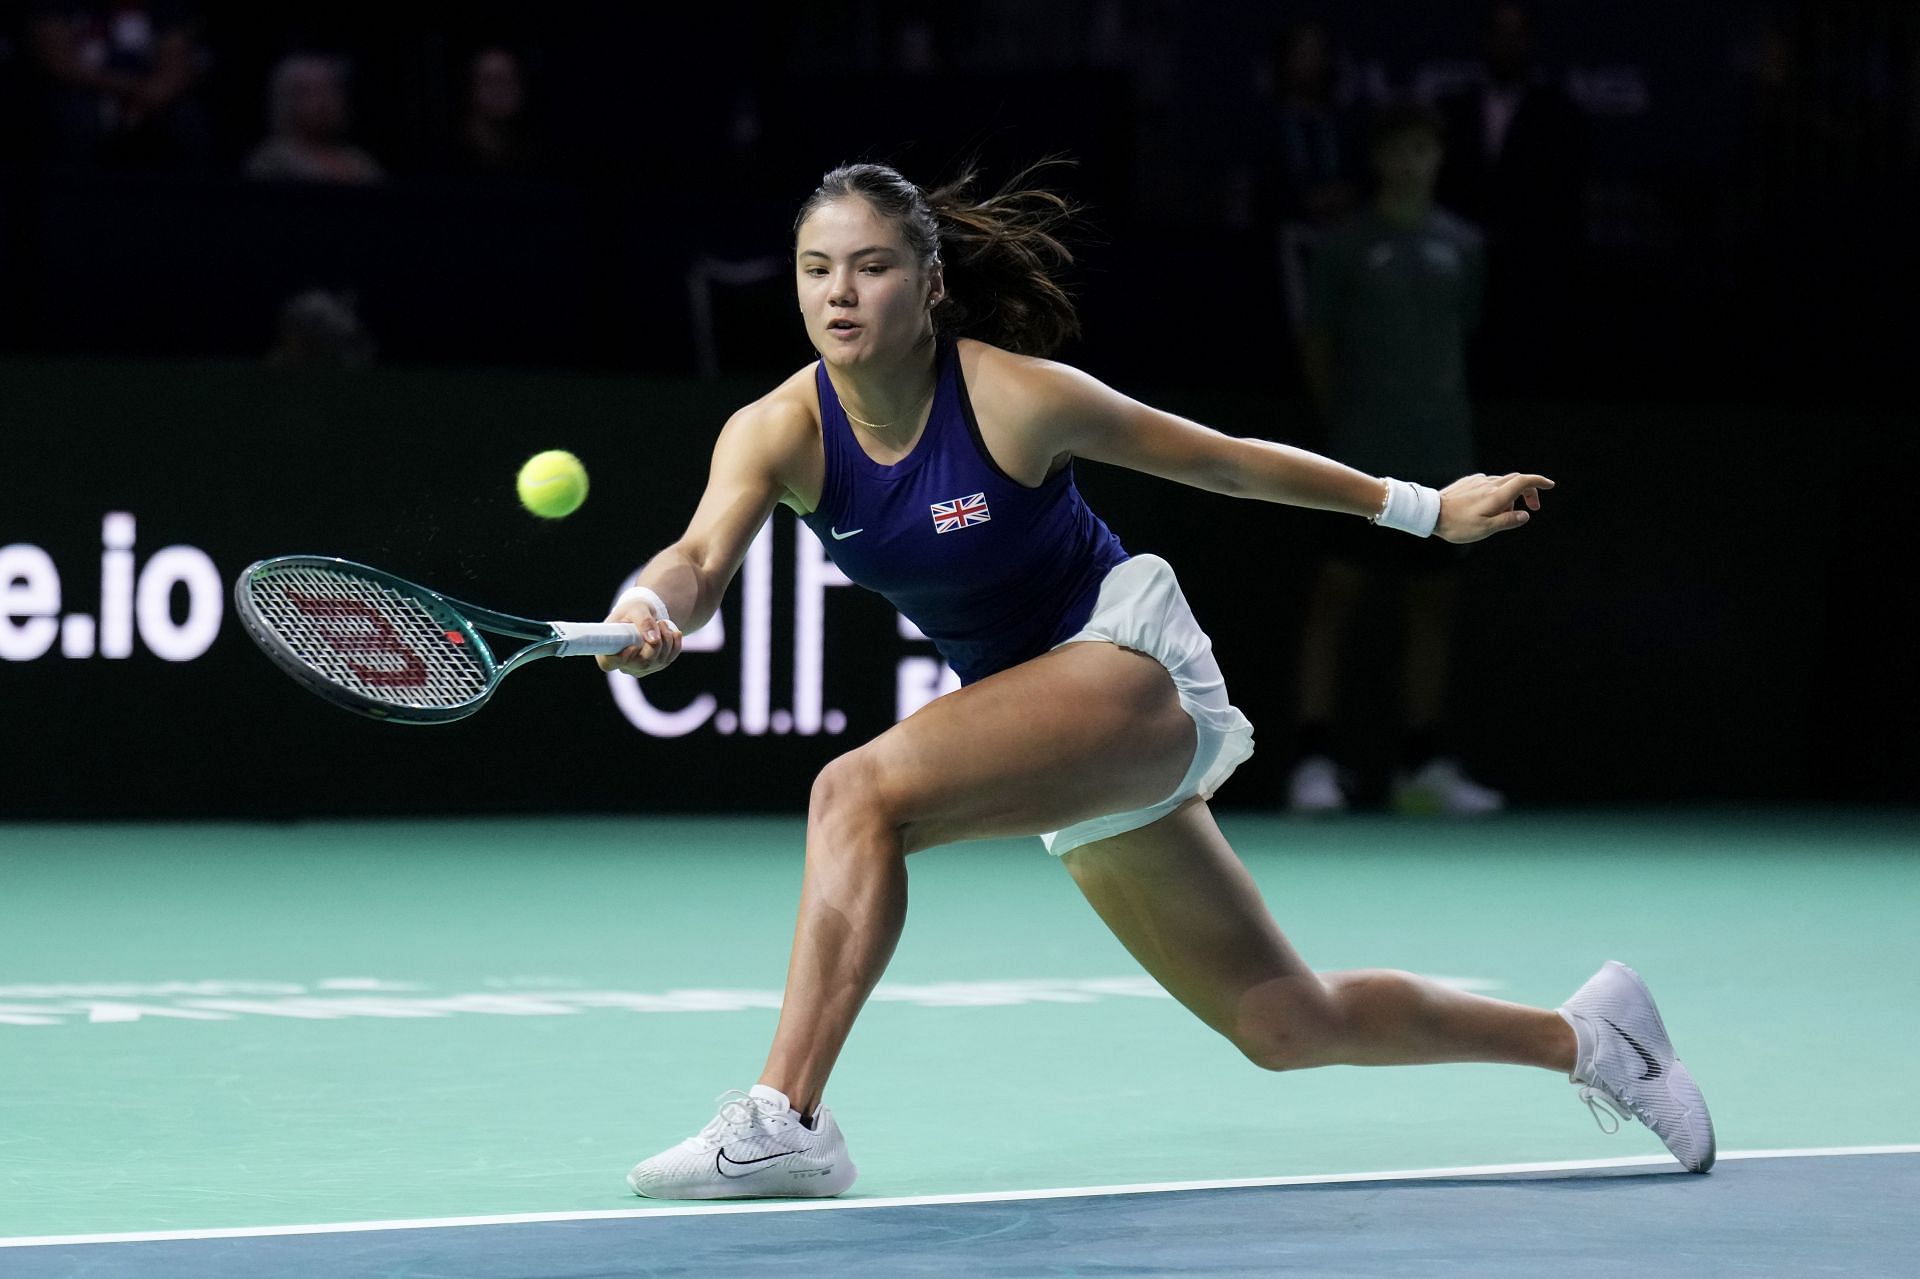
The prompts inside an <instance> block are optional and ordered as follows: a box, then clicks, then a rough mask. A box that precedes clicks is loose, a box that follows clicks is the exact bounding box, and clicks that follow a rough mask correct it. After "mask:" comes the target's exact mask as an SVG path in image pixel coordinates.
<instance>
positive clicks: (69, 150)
mask: <svg viewBox="0 0 1920 1279" xmlns="http://www.w3.org/2000/svg"><path fill="white" fill-rule="evenodd" d="M28 36H29V43H30V45H31V47H32V50H33V57H34V61H35V63H36V64H37V66H38V68H39V71H40V73H41V75H42V76H43V78H44V81H45V107H46V111H47V115H48V117H49V126H50V127H49V136H48V141H49V145H50V147H51V155H50V157H49V158H50V160H51V161H52V163H53V165H54V166H55V167H56V168H59V169H64V170H75V169H78V170H89V169H107V170H123V171H124V170H144V171H156V170H194V169H201V168H204V167H205V166H206V164H207V162H208V157H209V152H210V133H209V130H208V126H207V119H206V114H205V112H203V111H202V110H201V109H200V107H199V105H198V104H197V103H196V102H194V101H193V100H192V98H191V97H190V96H189V95H190V93H191V91H192V88H193V85H194V82H195V81H196V80H197V79H198V78H199V74H200V60H201V50H200V48H199V45H198V44H197V42H196V39H195V36H196V21H195V17H194V15H193V13H192V12H191V10H190V9H189V8H188V7H187V6H186V5H184V4H180V3H169V0H43V2H42V3H39V4H37V5H35V6H34V9H33V11H32V13H31V16H30V18H29V21H28Z"/></svg>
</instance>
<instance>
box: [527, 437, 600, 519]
mask: <svg viewBox="0 0 1920 1279" xmlns="http://www.w3.org/2000/svg"><path fill="white" fill-rule="evenodd" d="M515 487H516V488H517V489H518V490H519V492H520V505H522V506H524V507H526V508H527V509H528V510H529V511H532V512H533V513H534V514H535V515H538V516H540V517H541V518H542V519H548V520H557V519H560V518H561V517H562V516H566V515H572V514H573V513H574V512H575V511H577V510H579V509H580V503H582V502H584V501H586V500H587V468H586V467H584V466H582V465H580V459H579V458H577V457H575V456H574V455H573V454H571V453H569V452H567V451H566V450H565V449H548V450H547V451H546V452H544V453H535V454H534V455H533V456H532V457H530V458H528V459H527V464H526V465H525V466H523V467H521V468H520V478H519V480H518V481H517V482H516V483H515Z"/></svg>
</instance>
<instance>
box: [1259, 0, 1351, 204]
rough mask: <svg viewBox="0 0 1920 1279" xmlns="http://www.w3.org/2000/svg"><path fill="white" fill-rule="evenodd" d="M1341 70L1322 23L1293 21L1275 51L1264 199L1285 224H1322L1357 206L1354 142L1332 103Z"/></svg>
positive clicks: (1344, 121) (1280, 38) (1328, 34)
mask: <svg viewBox="0 0 1920 1279" xmlns="http://www.w3.org/2000/svg"><path fill="white" fill-rule="evenodd" d="M1338 72H1339V67H1338V64H1337V62H1336V60H1335V58H1334V49H1333V36H1332V35H1331V33H1329V32H1328V30H1327V26H1326V24H1325V23H1323V22H1317V21H1307V22H1296V23H1294V24H1293V25H1292V26H1290V27H1288V28H1287V29H1286V30H1285V31H1283V32H1281V34H1280V36H1279V37H1278V38H1277V39H1276V40H1275V42H1274V52H1273V70H1272V76H1273V97H1274V105H1273V114H1272V136H1271V138H1270V140H1269V146H1270V147H1271V151H1270V154H1269V155H1268V156H1267V166H1266V167H1267V168H1268V170H1269V172H1270V174H1271V177H1270V178H1269V179H1268V185H1269V186H1270V190H1268V191H1266V192H1264V193H1263V195H1264V196H1265V199H1266V201H1267V202H1268V203H1269V205H1270V208H1271V211H1272V213H1273V215H1274V216H1275V217H1277V218H1278V219H1279V220H1280V221H1283V222H1298V221H1305V222H1310V223H1325V222H1328V221H1331V220H1332V219H1334V218H1338V217H1341V216H1344V215H1345V214H1347V213H1350V212H1352V211H1353V208H1354V205H1355V204H1357V203H1358V198H1359V197H1358V191H1357V189H1356V182H1355V179H1356V178H1357V177H1358V176H1359V174H1358V172H1357V170H1358V169H1359V167H1360V166H1359V165H1358V164H1356V163H1355V157H1354V154H1353V153H1354V151H1355V149H1356V148H1355V143H1354V139H1353V137H1352V132H1351V130H1350V128H1349V122H1348V120H1347V119H1346V116H1345V113H1344V112H1342V111H1341V110H1340V107H1339V104H1338V102H1337V101H1336V98H1335V93H1334V89H1335V82H1336V79H1337V77H1338Z"/></svg>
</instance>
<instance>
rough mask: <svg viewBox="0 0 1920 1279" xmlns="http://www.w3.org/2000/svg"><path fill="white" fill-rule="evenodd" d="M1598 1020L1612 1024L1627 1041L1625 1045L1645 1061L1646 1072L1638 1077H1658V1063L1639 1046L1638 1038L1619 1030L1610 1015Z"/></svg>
mask: <svg viewBox="0 0 1920 1279" xmlns="http://www.w3.org/2000/svg"><path fill="white" fill-rule="evenodd" d="M1600 1020H1601V1021H1604V1022H1606V1023H1607V1025H1609V1026H1613V1028H1614V1030H1615V1031H1616V1032H1617V1033H1618V1034H1619V1036H1620V1038H1622V1039H1624V1040H1626V1041H1627V1047H1629V1048H1631V1049H1633V1051H1635V1052H1637V1053H1639V1054H1640V1060H1641V1061H1643V1062H1645V1063H1646V1066H1647V1071H1646V1073H1645V1074H1643V1075H1641V1076H1640V1078H1642V1079H1658V1078H1659V1077H1660V1063H1659V1062H1657V1061H1655V1060H1654V1059H1653V1054H1652V1053H1650V1052H1648V1051H1647V1050H1646V1049H1644V1048H1642V1047H1641V1046H1640V1041H1639V1040H1637V1039H1635V1038H1634V1037H1633V1036H1632V1035H1629V1034H1628V1033H1627V1032H1626V1031H1624V1030H1621V1029H1620V1027H1618V1026H1614V1025H1613V1019H1612V1018H1611V1017H1602V1018H1601V1019H1600Z"/></svg>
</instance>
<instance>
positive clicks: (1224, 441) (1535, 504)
mask: <svg viewBox="0 0 1920 1279" xmlns="http://www.w3.org/2000/svg"><path fill="white" fill-rule="evenodd" d="M1014 376H1015V377H1017V378H1018V379H1019V380H1020V381H1021V382H1022V383H1024V385H1023V386H1022V388H1021V391H1022V394H1021V396H1020V399H1021V400H1022V401H1023V402H1024V403H1025V405H1026V406H1027V408H1028V411H1029V412H1030V413H1031V415H1032V416H1031V417H1030V418H1029V419H1028V422H1027V426H1028V429H1029V430H1033V431H1038V432H1042V433H1044V442H1045V446H1046V447H1047V448H1048V449H1049V450H1050V451H1052V452H1056V453H1065V454H1071V455H1072V456H1074V457H1084V458H1087V459H1089V460H1091V461H1095V462H1106V463H1109V464H1111V465H1114V466H1124V467H1126V468H1128V469H1129V470H1134V471H1143V472H1145V473H1147V474H1148V475H1157V476H1159V477H1161V478H1162V479H1168V480H1173V481H1174V482H1176V483H1179V484H1186V485H1189V486H1191V487H1193V488H1199V489H1206V490H1207V491H1209V492H1212V493H1224V494H1226V495H1227V496H1229V497H1246V498H1254V499H1256V500H1259V501H1265V502H1279V503H1284V504H1285V505H1288V506H1304V507H1308V508H1311V509H1314V510H1321V511H1339V512H1342V513H1345V514H1348V515H1362V516H1372V515H1375V514H1377V513H1378V512H1379V510H1380V508H1381V505H1382V503H1383V501H1384V500H1385V495H1386V481H1385V480H1384V479H1383V478H1381V477H1378V476H1373V475H1368V474H1367V473H1366V472H1364V471H1358V470H1355V469H1354V468H1353V467H1350V466H1347V465H1344V464H1343V463H1340V462H1336V461H1334V460H1333V459H1332V458H1327V457H1322V456H1320V455H1319V454H1318V453H1311V452H1308V451H1307V450H1306V449H1302V448H1295V447H1294V446H1292V445H1290V444H1276V443H1274V442H1273V441H1271V440H1256V439H1246V438H1242V437H1238V436H1232V435H1227V434H1225V433H1223V432H1221V431H1216V430H1214V429H1212V428H1211V427H1206V426H1202V425H1200V424H1199V423H1198V422H1193V421H1189V420H1188V419H1186V418H1183V417H1180V416H1178V415H1176V414H1173V413H1167V412H1164V411H1162V410H1160V409H1156V408H1154V407H1152V406H1151V405H1147V404H1142V403H1140V402H1139V401H1138V400H1135V399H1132V398H1130V397H1128V396H1125V395H1122V394H1121V393H1120V392H1118V391H1116V390H1114V389H1113V388H1112V387H1109V386H1107V385H1105V384H1104V383H1102V382H1101V381H1099V380H1098V379H1097V378H1093V377H1090V376H1089V375H1087V374H1085V373H1082V372H1080V371H1079V370H1078V369H1075V368H1071V367H1069V366H1067V365H1064V364H1055V363H1051V362H1049V361H1044V360H1026V361H1021V362H1020V365H1019V368H1018V370H1017V372H1015V373H1014ZM1552 487H1553V481H1552V480H1549V479H1548V478H1546V477H1545V476H1544V475H1524V474H1512V475H1500V476H1489V475H1469V476H1466V477H1465V478H1463V479H1460V480H1456V481H1455V482H1454V483H1452V484H1450V485H1448V486H1447V487H1446V488H1445V489H1442V490H1441V493H1440V521H1439V524H1438V525H1437V526H1436V527H1435V529H1434V533H1435V534H1436V535H1437V536H1439V537H1441V538H1443V539H1445V540H1446V541H1449V542H1477V541H1479V540H1480V539H1481V538H1484V537H1490V536H1492V535H1493V534H1495V533H1501V532H1505V531H1506V530H1508V529H1512V528H1517V527H1519V526H1520V525H1522V524H1524V523H1526V522H1527V518H1528V513H1529V512H1531V511H1537V510H1539V509H1540V492H1541V490H1543V489H1550V488H1552ZM1516 502H1519V503H1520V504H1521V505H1520V506H1518V507H1516V505H1515V503H1516Z"/></svg>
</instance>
